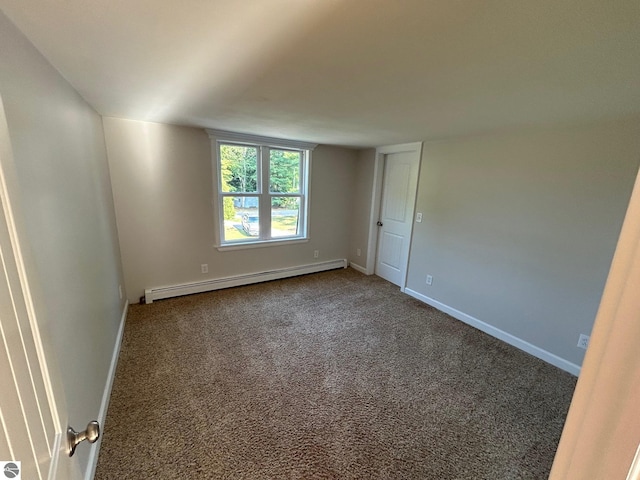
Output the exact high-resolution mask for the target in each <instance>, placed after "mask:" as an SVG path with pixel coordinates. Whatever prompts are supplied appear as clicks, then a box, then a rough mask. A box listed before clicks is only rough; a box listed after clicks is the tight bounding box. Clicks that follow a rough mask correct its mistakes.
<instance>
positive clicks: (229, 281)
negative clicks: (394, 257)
mask: <svg viewBox="0 0 640 480" xmlns="http://www.w3.org/2000/svg"><path fill="white" fill-rule="evenodd" d="M347 265H348V263H347V259H346V258H342V259H338V260H330V261H327V262H319V263H312V264H309V265H299V266H296V267H289V268H280V269H276V270H269V271H264V272H256V273H249V274H246V275H236V276H233V277H226V278H218V279H213V280H205V281H204V282H194V283H185V284H182V285H173V286H170V287H159V288H149V289H146V290H145V291H144V298H145V303H153V301H154V300H161V299H163V298H171V297H179V296H181V295H191V294H193V293H202V292H211V291H213V290H220V289H222V288H229V287H239V286H241V285H250V284H252V283H260V282H268V281H270V280H279V279H281V278H288V277H295V276H298V275H306V274H308V273H318V272H324V271H325V270H335V269H337V268H347Z"/></svg>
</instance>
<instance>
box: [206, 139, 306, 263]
mask: <svg viewBox="0 0 640 480" xmlns="http://www.w3.org/2000/svg"><path fill="white" fill-rule="evenodd" d="M205 130H206V132H207V134H208V135H209V138H210V139H211V155H212V170H213V185H214V191H213V202H212V204H213V211H214V216H215V221H214V226H215V234H214V238H215V245H214V246H215V247H216V248H217V249H218V250H219V251H226V250H241V249H245V248H259V247H273V246H280V245H288V244H293V243H303V242H308V241H309V216H310V202H309V199H310V188H311V185H310V183H311V182H310V175H311V158H312V152H313V149H314V148H315V147H317V146H318V145H317V144H315V143H308V142H301V141H297V140H286V139H282V138H272V137H263V136H259V135H250V134H246V133H238V132H228V131H224V130H213V129H208V128H207V129H205ZM221 143H235V144H246V145H255V146H260V147H269V148H287V149H295V150H306V151H307V155H306V156H307V158H306V166H305V170H306V171H305V176H304V178H305V183H304V185H303V188H304V193H303V195H304V205H303V206H301V207H302V208H303V209H304V210H303V211H304V221H305V225H304V232H305V235H304V237H283V238H271V239H269V240H255V241H244V242H238V243H231V242H229V243H223V242H222V231H221V228H222V222H221V221H220V215H221V206H220V198H221V195H220V188H221V183H220V178H219V177H218V173H219V169H218V154H219V145H220V144H221ZM258 168H260V166H259V167H258ZM263 181H265V178H264V177H263ZM266 181H267V182H268V179H266ZM263 191H264V189H263Z"/></svg>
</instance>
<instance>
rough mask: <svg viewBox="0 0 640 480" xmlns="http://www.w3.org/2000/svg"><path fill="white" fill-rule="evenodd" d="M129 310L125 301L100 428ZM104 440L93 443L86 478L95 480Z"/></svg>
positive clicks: (103, 395)
mask: <svg viewBox="0 0 640 480" xmlns="http://www.w3.org/2000/svg"><path fill="white" fill-rule="evenodd" d="M128 311H129V302H125V304H124V308H123V310H122V316H121V317H120V327H119V328H118V334H117V336H116V343H115V345H114V347H113V355H112V356H111V365H110V366H109V374H108V375H107V383H106V384H105V386H104V392H103V394H102V403H101V404H100V412H99V413H98V422H99V423H100V428H101V429H103V428H104V424H105V420H106V419H107V410H108V408H109V399H110V398H111V389H112V388H113V380H114V379H115V376H116V367H117V366H118V357H119V356H120V347H121V346H122V336H123V335H124V325H125V323H126V321H127V312H128ZM101 444H102V440H100V441H98V442H96V443H94V444H93V445H91V452H90V453H89V461H88V462H87V472H86V474H85V477H84V478H85V480H93V477H94V476H95V473H96V467H97V466H98V455H99V454H100V445H101Z"/></svg>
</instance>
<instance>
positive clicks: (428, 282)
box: [427, 275, 433, 285]
mask: <svg viewBox="0 0 640 480" xmlns="http://www.w3.org/2000/svg"><path fill="white" fill-rule="evenodd" d="M427 285H433V277H432V276H431V275H427Z"/></svg>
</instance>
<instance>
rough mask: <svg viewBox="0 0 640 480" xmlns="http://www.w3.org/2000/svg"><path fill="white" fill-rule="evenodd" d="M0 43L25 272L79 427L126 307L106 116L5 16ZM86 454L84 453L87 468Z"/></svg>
mask: <svg viewBox="0 0 640 480" xmlns="http://www.w3.org/2000/svg"><path fill="white" fill-rule="evenodd" d="M0 45H2V48H0V95H1V96H2V99H3V102H4V106H5V112H6V116H7V122H8V126H9V134H10V139H11V143H12V146H13V153H14V160H15V164H16V170H17V180H18V184H19V185H18V186H19V196H20V198H19V201H20V203H21V205H22V209H21V210H22V212H23V213H24V228H25V232H23V233H25V234H26V237H24V238H23V240H26V241H25V242H24V243H25V245H23V246H24V248H25V249H26V250H27V251H28V256H29V258H30V264H29V271H28V272H27V273H28V275H29V277H30V278H31V281H32V282H33V284H34V293H35V294H36V298H35V299H34V300H35V304H36V307H37V312H36V313H37V317H38V321H39V325H40V327H41V330H42V332H43V335H44V337H45V341H46V342H47V348H48V349H49V350H48V351H49V352H50V354H51V355H52V356H53V357H55V358H51V359H50V360H51V361H52V362H53V363H55V364H57V365H59V366H60V367H61V368H60V370H61V378H60V379H59V383H60V384H61V386H62V388H63V390H64V396H65V397H66V403H67V407H68V412H69V415H70V422H71V424H72V425H73V426H74V427H75V428H76V429H78V430H80V429H84V427H85V426H86V424H87V422H88V421H89V420H92V419H95V418H96V417H97V416H98V412H99V410H100V404H101V400H102V395H103V391H104V389H105V384H106V383H107V376H108V371H109V366H110V362H111V358H112V354H113V350H114V345H115V342H116V336H117V332H118V327H119V324H120V318H121V315H122V309H123V307H124V304H123V301H121V300H120V299H119V295H118V285H119V284H121V283H122V275H121V267H120V254H119V248H118V242H117V231H116V225H115V217H114V210H113V201H112V193H111V185H110V181H109V174H108V165H107V160H106V150H105V143H104V136H103V131H102V122H101V117H100V116H99V115H98V114H97V113H96V112H95V111H94V110H93V109H92V108H91V107H89V106H88V104H87V103H86V102H85V101H84V100H83V99H82V98H81V97H80V96H79V95H78V93H77V92H76V91H75V90H74V89H73V88H72V87H71V86H70V85H69V84H68V83H67V82H66V81H65V80H64V79H63V78H62V77H61V76H60V75H59V74H58V72H57V71H56V70H55V69H54V68H53V67H52V66H51V65H50V64H49V63H48V62H47V61H46V60H45V59H44V58H43V57H42V56H41V55H40V54H39V52H38V51H37V50H36V49H35V48H34V47H33V45H31V43H29V41H28V40H26V38H25V37H24V36H23V35H22V34H21V33H20V32H19V31H18V30H17V29H16V28H15V27H14V26H13V25H12V24H11V23H10V22H9V21H8V19H7V18H6V17H5V16H4V14H2V13H0ZM62 403H63V404H64V402H62ZM88 452H89V448H87V447H84V448H79V449H78V453H77V455H78V456H79V458H80V464H81V465H82V468H86V465H87V460H88V459H87V457H88Z"/></svg>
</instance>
